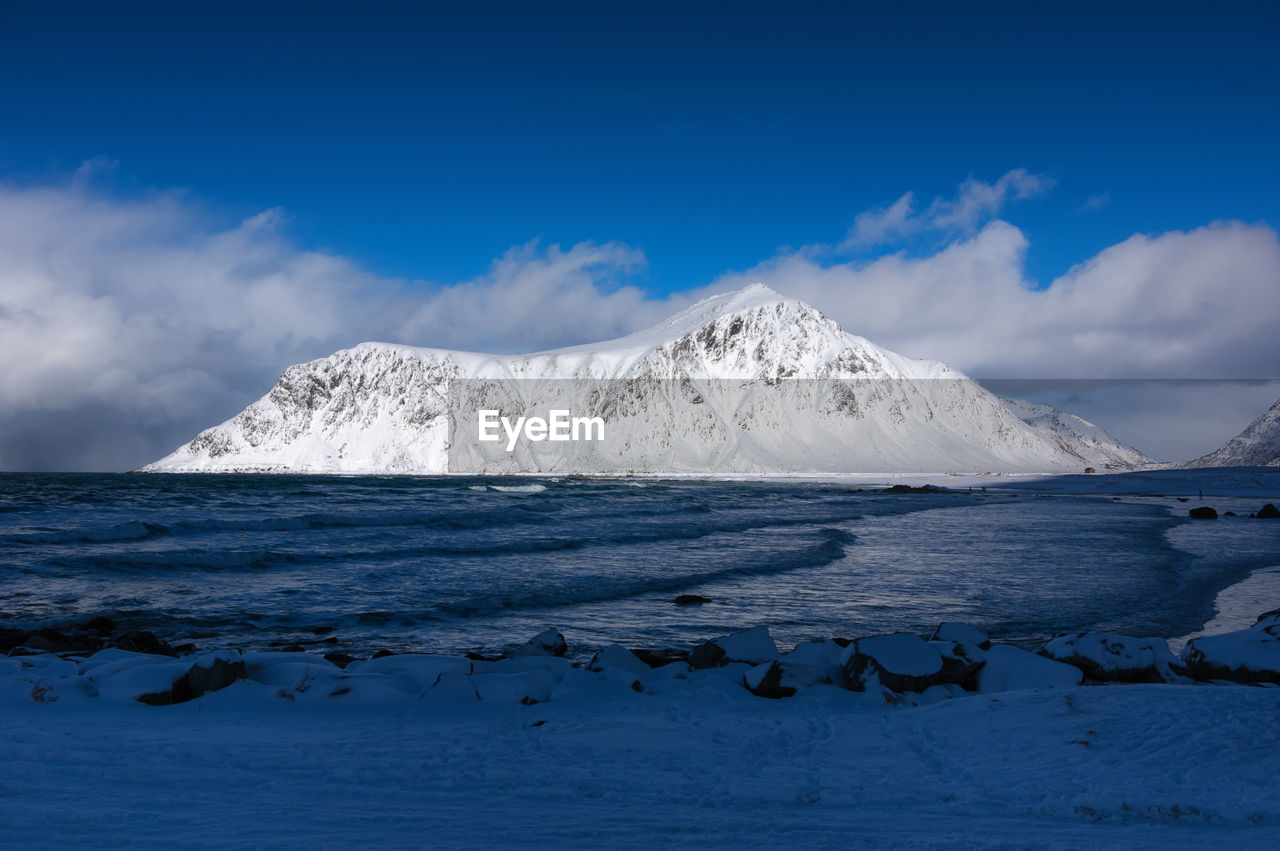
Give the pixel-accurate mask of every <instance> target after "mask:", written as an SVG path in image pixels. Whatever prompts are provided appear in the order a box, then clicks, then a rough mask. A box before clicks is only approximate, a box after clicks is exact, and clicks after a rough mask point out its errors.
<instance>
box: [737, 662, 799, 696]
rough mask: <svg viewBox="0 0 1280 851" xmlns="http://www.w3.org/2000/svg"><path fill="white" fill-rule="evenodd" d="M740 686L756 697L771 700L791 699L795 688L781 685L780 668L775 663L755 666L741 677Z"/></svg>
mask: <svg viewBox="0 0 1280 851" xmlns="http://www.w3.org/2000/svg"><path fill="white" fill-rule="evenodd" d="M742 685H743V686H744V687H745V688H746V689H747V691H749V692H751V693H752V694H754V695H755V696H756V697H767V698H771V699H773V700H777V699H778V698H782V697H791V696H792V695H793V694H795V693H796V687H795V686H791V685H784V684H783V682H782V666H781V665H779V664H778V663H777V662H766V663H764V664H762V665H756V666H755V667H754V668H752V669H751V670H750V671H748V672H747V673H745V674H743V675H742Z"/></svg>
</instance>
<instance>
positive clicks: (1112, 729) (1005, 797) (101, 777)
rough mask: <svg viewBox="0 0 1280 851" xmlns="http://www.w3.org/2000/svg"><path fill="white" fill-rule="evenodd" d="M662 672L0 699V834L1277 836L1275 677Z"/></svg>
mask: <svg viewBox="0 0 1280 851" xmlns="http://www.w3.org/2000/svg"><path fill="white" fill-rule="evenodd" d="M997 655H998V654H997ZM1027 655H1030V654H1027ZM1032 658H1038V657H1032ZM10 661H12V660H10ZM1040 661H1041V662H1046V663H1047V664H1050V665H1052V664H1055V663H1048V662H1047V660H1043V659H1041V660H1040ZM304 667H305V666H304ZM314 667H315V668H316V669H317V670H325V669H323V668H322V667H321V666H318V665H316V666H314ZM668 667H674V666H668ZM663 670H665V669H659V670H658V671H656V672H654V676H653V677H652V678H651V679H650V680H649V682H648V683H647V684H646V686H645V693H638V692H636V691H634V690H633V689H632V688H631V686H630V684H629V682H627V681H626V678H622V679H616V680H611V679H609V678H607V677H605V676H603V675H597V674H589V673H587V672H583V671H578V672H576V673H575V675H574V676H566V677H565V680H563V681H561V683H559V684H558V685H557V686H554V687H553V695H552V700H551V701H550V702H547V703H538V704H534V705H530V706H524V705H521V704H519V703H513V702H511V698H513V697H514V696H516V695H517V694H520V693H525V692H530V691H535V690H537V689H539V688H541V689H544V690H545V688H546V683H547V682H548V680H549V679H554V677H553V676H552V675H550V674H547V675H546V676H540V675H539V672H538V671H536V670H533V671H528V672H526V673H525V674H524V675H513V677H512V678H511V679H508V680H507V681H505V682H504V681H501V680H499V679H498V678H497V677H492V675H485V676H490V677H492V679H491V680H490V681H489V682H487V683H486V684H485V685H484V687H483V689H481V688H476V687H474V686H472V685H470V684H469V683H466V682H463V681H464V680H467V679H468V678H466V677H462V676H461V675H460V674H456V673H453V674H451V673H448V672H445V673H444V674H443V675H442V676H441V677H440V679H439V681H438V684H437V685H435V686H434V687H433V688H432V689H431V690H430V691H429V692H428V694H433V693H438V694H436V697H435V698H432V699H428V698H425V697H424V698H419V697H417V696H416V694H413V693H408V692H403V691H400V690H399V689H398V688H390V687H383V688H381V690H380V689H379V687H378V685H377V683H376V682H375V681H373V680H369V679H366V680H363V681H361V680H358V679H351V678H349V679H348V680H347V681H346V682H347V684H348V685H350V684H352V683H353V682H354V683H356V684H357V687H356V688H353V689H352V691H350V692H348V693H347V694H344V695H342V696H339V697H324V698H314V699H310V698H308V695H312V694H315V693H316V692H317V691H318V690H319V689H320V688H321V687H324V686H327V685H328V684H329V683H327V682H325V681H324V676H316V677H313V678H312V681H311V685H310V686H309V687H308V688H306V689H301V690H300V686H301V685H302V683H303V682H304V680H303V679H301V678H300V679H299V680H297V681H296V682H295V683H294V685H293V686H276V685H264V684H257V683H251V682H241V683H237V684H235V685H233V686H231V687H230V688H227V689H224V690H223V691H219V692H216V693H214V694H210V695H206V696H205V697H203V698H201V699H199V700H197V701H192V702H190V703H185V704H180V705H177V706H169V707H149V706H143V705H140V704H131V705H110V704H103V703H102V702H101V701H99V700H92V699H86V700H85V701H81V702H78V703H77V702H74V701H71V700H66V701H60V702H57V703H52V704H31V703H29V702H18V701H14V700H13V699H11V698H0V700H3V702H2V703H0V705H2V706H3V711H4V717H5V735H4V736H3V737H0V765H3V766H4V767H5V769H4V771H3V772H0V844H3V845H4V846H5V847H7V848H19V847H51V846H58V847H85V846H93V847H142V848H151V847H161V846H163V847H166V848H173V847H244V846H252V847H333V848H338V847H355V846H363V847H422V846H423V845H429V846H432V847H451V848H452V847H462V848H470V847H479V846H495V845H496V846H507V847H513V846H519V847H620V848H651V847H654V846H655V845H657V846H669V845H687V846H694V847H744V846H745V847H763V846H766V845H768V846H776V845H777V844H778V842H779V841H783V842H788V843H791V844H796V845H803V846H818V847H849V846H851V845H871V846H876V847H921V848H986V847H1026V846H1034V847H1037V848H1079V847H1083V846H1086V845H1094V844H1101V845H1103V846H1106V847H1111V846H1118V847H1126V848H1153V849H1154V848H1160V849H1165V848H1205V847H1225V846H1228V845H1234V846H1242V847H1255V848H1261V847H1275V845H1276V844H1277V843H1278V842H1280V797H1277V796H1276V795H1275V794H1274V792H1275V788H1276V784H1277V781H1278V780H1280V768H1278V767H1277V765H1276V761H1275V760H1274V759H1271V758H1270V755H1272V754H1274V753H1276V752H1280V726H1278V725H1277V724H1276V723H1275V719H1276V717H1278V716H1280V689H1265V688H1246V687H1215V686H1180V685H1131V686H1108V687H1064V688H1056V689H1049V690H1042V691H1034V690H1026V691H1015V692H1006V693H1002V694H999V695H992V696H982V695H978V696H970V697H965V698H960V699H955V700H946V699H941V700H938V702H935V703H926V704H925V705H920V706H915V707H912V706H890V705H888V704H886V703H885V702H884V701H883V700H881V698H880V696H879V695H877V694H855V693H853V692H849V691H845V690H843V689H839V688H835V687H830V686H828V687H814V688H810V689H805V690H803V691H801V693H800V694H798V695H797V696H796V697H793V698H788V699H785V700H763V699H760V698H756V697H753V696H752V695H750V694H749V693H748V692H747V691H746V690H745V689H743V688H742V687H741V685H740V683H735V682H733V677H734V676H737V677H738V678H739V679H740V677H741V674H740V673H737V672H732V671H727V670H725V669H716V670H711V671H704V672H693V673H691V674H686V678H685V679H676V678H673V677H671V676H670V675H665V676H664V675H662V673H661V672H662V671H663ZM359 676H360V675H359V674H356V675H352V677H359ZM469 679H472V680H474V679H476V678H469ZM584 684H585V685H584ZM482 690H483V691H485V692H486V693H489V694H491V695H495V696H497V697H499V698H501V702H484V701H481V700H478V699H477V698H476V693H477V692H479V691H482ZM926 700H927V698H925V697H922V698H921V701H920V702H925V701H926ZM90 701H91V702H90Z"/></svg>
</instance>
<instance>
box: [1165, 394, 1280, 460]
mask: <svg viewBox="0 0 1280 851" xmlns="http://www.w3.org/2000/svg"><path fill="white" fill-rule="evenodd" d="M1181 466H1183V467H1277V466H1280V400H1278V401H1277V402H1276V403H1275V404H1274V405H1272V406H1271V407H1270V408H1268V409H1267V411H1266V413H1264V414H1263V415H1262V416H1260V417H1258V418H1257V419H1256V420H1254V421H1253V422H1251V423H1250V424H1249V425H1248V426H1247V427H1246V428H1245V430H1244V431H1242V432H1240V433H1239V434H1237V435H1236V436H1235V437H1233V438H1231V439H1230V440H1228V441H1227V442H1226V443H1224V444H1222V446H1220V447H1218V448H1217V449H1215V450H1214V451H1212V452H1210V453H1209V454H1208V455H1201V456H1200V457H1199V458H1196V459H1195V460H1194V461H1188V462H1186V463H1185V464H1183V465H1181Z"/></svg>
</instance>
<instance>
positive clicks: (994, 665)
mask: <svg viewBox="0 0 1280 851" xmlns="http://www.w3.org/2000/svg"><path fill="white" fill-rule="evenodd" d="M1083 679H1084V673H1083V672H1082V671H1081V670H1080V669H1079V668H1077V667H1075V666H1074V665H1067V664H1065V663H1063V662H1056V661H1054V660H1053V659H1047V658H1045V657H1044V656H1037V655H1036V654H1035V653H1028V652H1027V651H1026V650H1019V649H1018V648H1017V647H1009V646H1008V645H1005V644H997V645H995V646H994V647H992V648H991V650H990V651H988V653H987V664H985V665H983V666H982V670H981V671H979V672H978V691H980V692H983V693H989V692H998V691H1019V690H1022V689H1043V688H1069V687H1070V686H1076V685H1079V684H1080V682H1081V681H1082V680H1083Z"/></svg>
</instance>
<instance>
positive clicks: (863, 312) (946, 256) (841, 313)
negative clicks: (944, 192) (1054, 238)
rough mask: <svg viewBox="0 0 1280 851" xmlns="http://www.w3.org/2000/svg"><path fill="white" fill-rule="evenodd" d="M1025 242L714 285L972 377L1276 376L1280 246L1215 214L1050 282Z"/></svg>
mask: <svg viewBox="0 0 1280 851" xmlns="http://www.w3.org/2000/svg"><path fill="white" fill-rule="evenodd" d="M1027 249H1028V241H1027V239H1026V237H1025V235H1024V234H1023V233H1022V232H1021V231H1020V230H1018V229H1017V228H1016V227H1014V226H1013V225H1010V224H1008V223H1006V222H1002V221H995V222H991V223H990V224H988V225H987V226H986V227H984V228H983V229H982V230H980V231H979V232H978V233H976V234H975V235H974V236H973V237H971V238H969V239H966V240H963V241H959V242H955V243H952V244H951V245H948V246H947V247H946V248H944V249H942V250H941V251H939V252H937V253H936V254H932V255H929V256H927V257H922V258H909V257H907V256H905V255H903V254H894V255H890V256H887V257H881V258H879V259H876V260H873V261H870V262H849V263H834V264H825V265H824V264H823V263H822V262H821V261H820V260H819V259H817V258H816V256H815V254H814V253H813V252H806V253H795V254H786V255H781V256H778V257H775V258H772V259H770V260H768V261H765V262H764V263H761V264H759V265H757V266H756V267H754V268H751V269H748V270H746V271H743V272H735V273H731V274H727V275H725V276H723V277H722V278H720V279H719V280H717V281H716V282H715V283H714V284H712V285H711V286H710V287H708V288H707V290H708V291H723V290H728V289H733V288H736V287H738V286H740V285H745V284H746V283H748V282H750V281H757V280H760V281H766V282H768V283H769V285H770V286H772V287H773V288H774V289H777V290H779V291H780V292H784V293H786V294H788V295H793V296H795V297H797V298H801V299H804V300H805V301H808V302H810V303H812V304H814V305H816V306H818V307H820V308H821V309H822V310H823V311H824V312H826V313H828V314H829V315H830V316H831V317H832V318H834V319H836V320H837V321H839V322H840V323H841V324H843V325H844V326H845V327H846V328H847V329H848V330H849V331H850V332H852V333H855V334H860V335H862V336H865V337H867V338H869V339H871V340H874V341H875V342H877V343H879V344H881V345H883V346H885V347H887V348H890V349H894V350H896V351H899V352H902V353H903V354H907V355H911V356H913V357H930V358H935V359H938V360H943V361H946V362H948V363H952V364H954V365H956V366H958V367H960V368H962V369H964V370H966V371H968V372H970V373H971V374H975V375H987V376H1000V377H1018V376H1041V377H1058V378H1099V377H1101V378H1116V377H1149V376H1162V377H1183V378H1185V377H1272V376H1274V375H1275V374H1276V371H1277V365H1280V302H1278V301H1277V299H1276V298H1275V294H1276V292H1277V287H1278V286H1280V242H1278V241H1277V237H1276V232H1275V231H1274V230H1272V229H1271V228H1270V227H1267V226H1265V225H1247V224H1242V223H1240V222H1221V223H1215V224H1213V225H1209V226H1206V227H1202V228H1198V229H1196V230H1193V231H1189V232H1182V231H1172V232H1169V233H1165V234H1161V235H1159V236H1142V235H1138V236H1133V237H1130V238H1129V239H1127V240H1125V241H1124V242H1122V243H1120V244H1119V245H1115V246H1112V247H1110V248H1108V249H1106V250H1105V251H1102V252H1101V253H1099V254H1098V255H1096V256H1095V257H1093V258H1091V259H1089V260H1088V261H1086V262H1085V263H1082V264H1080V265H1079V266H1077V267H1075V268H1073V269H1071V270H1070V271H1068V272H1067V273H1066V274H1065V275H1063V276H1061V277H1060V278H1058V279H1057V280H1055V281H1054V282H1053V283H1052V284H1051V285H1050V286H1049V287H1047V288H1045V289H1043V290H1036V289H1034V288H1033V287H1034V284H1033V282H1031V281H1029V280H1028V279H1027V277H1026V270H1025V262H1024V261H1025V256H1026V252H1027Z"/></svg>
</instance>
